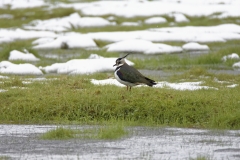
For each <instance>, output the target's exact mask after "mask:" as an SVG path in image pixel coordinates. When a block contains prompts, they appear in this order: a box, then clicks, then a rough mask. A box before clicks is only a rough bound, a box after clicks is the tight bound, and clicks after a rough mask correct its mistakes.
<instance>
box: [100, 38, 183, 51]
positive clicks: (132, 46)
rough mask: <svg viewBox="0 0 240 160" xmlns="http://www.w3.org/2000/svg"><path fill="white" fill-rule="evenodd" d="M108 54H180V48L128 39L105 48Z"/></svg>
mask: <svg viewBox="0 0 240 160" xmlns="http://www.w3.org/2000/svg"><path fill="white" fill-rule="evenodd" d="M105 48H107V51H108V52H142V53H144V54H158V53H173V52H181V51H182V48H181V47H175V46H170V45H166V44H160V43H158V44H155V43H152V42H151V41H147V40H142V39H129V40H123V41H120V42H116V43H113V44H109V45H107V46H105Z"/></svg>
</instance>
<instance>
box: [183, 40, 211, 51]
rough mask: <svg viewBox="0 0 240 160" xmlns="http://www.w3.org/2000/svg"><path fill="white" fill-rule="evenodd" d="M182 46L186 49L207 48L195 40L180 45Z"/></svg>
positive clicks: (207, 48)
mask: <svg viewBox="0 0 240 160" xmlns="http://www.w3.org/2000/svg"><path fill="white" fill-rule="evenodd" d="M182 48H183V49H184V50H187V51H196V50H209V47H208V46H207V45H201V44H199V43H196V42H190V43H186V44H184V45H183V46H182Z"/></svg>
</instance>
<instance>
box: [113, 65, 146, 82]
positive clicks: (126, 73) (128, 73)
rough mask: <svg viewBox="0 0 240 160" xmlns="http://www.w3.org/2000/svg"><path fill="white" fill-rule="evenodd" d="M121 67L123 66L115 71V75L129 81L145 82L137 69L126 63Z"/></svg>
mask: <svg viewBox="0 0 240 160" xmlns="http://www.w3.org/2000/svg"><path fill="white" fill-rule="evenodd" d="M122 67H123V68H122V69H121V70H119V71H118V72H117V75H118V76H119V78H121V79H122V80H123V81H128V82H131V83H146V81H145V80H144V78H145V77H144V76H143V75H142V74H141V73H140V72H139V71H138V70H136V69H135V68H133V67H131V66H128V65H123V66H122Z"/></svg>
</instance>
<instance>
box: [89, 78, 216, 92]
mask: <svg viewBox="0 0 240 160" xmlns="http://www.w3.org/2000/svg"><path fill="white" fill-rule="evenodd" d="M91 83H93V84H95V85H115V86H119V87H124V86H125V85H123V84H121V83H119V82H118V81H117V80H116V79H104V80H96V79H92V80H91ZM202 83H203V82H182V83H170V82H157V85H155V86H154V87H155V88H170V89H175V90H191V91H193V90H199V89H216V90H218V89H217V88H214V87H209V86H201V84H202ZM142 86H145V85H138V86H137V87H142Z"/></svg>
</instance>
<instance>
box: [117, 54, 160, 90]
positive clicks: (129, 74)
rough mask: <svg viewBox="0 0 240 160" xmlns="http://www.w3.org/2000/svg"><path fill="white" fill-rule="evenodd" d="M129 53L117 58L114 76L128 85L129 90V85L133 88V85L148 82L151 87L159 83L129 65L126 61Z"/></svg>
mask: <svg viewBox="0 0 240 160" xmlns="http://www.w3.org/2000/svg"><path fill="white" fill-rule="evenodd" d="M128 55H129V54H127V55H126V56H124V57H122V58H118V59H117V60H116V64H115V65H113V66H117V68H116V69H115V72H114V76H115V78H116V79H117V81H118V82H120V83H122V84H124V85H126V86H127V90H128V87H129V90H131V88H132V87H133V86H136V85H139V84H146V85H148V86H150V87H152V86H153V85H156V84H157V83H156V82H155V81H154V80H151V79H149V78H147V77H145V76H143V75H142V74H141V73H140V72H139V71H138V70H136V69H135V68H133V67H131V66H129V65H128V64H127V63H126V62H125V58H126V57H127V56H128Z"/></svg>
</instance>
